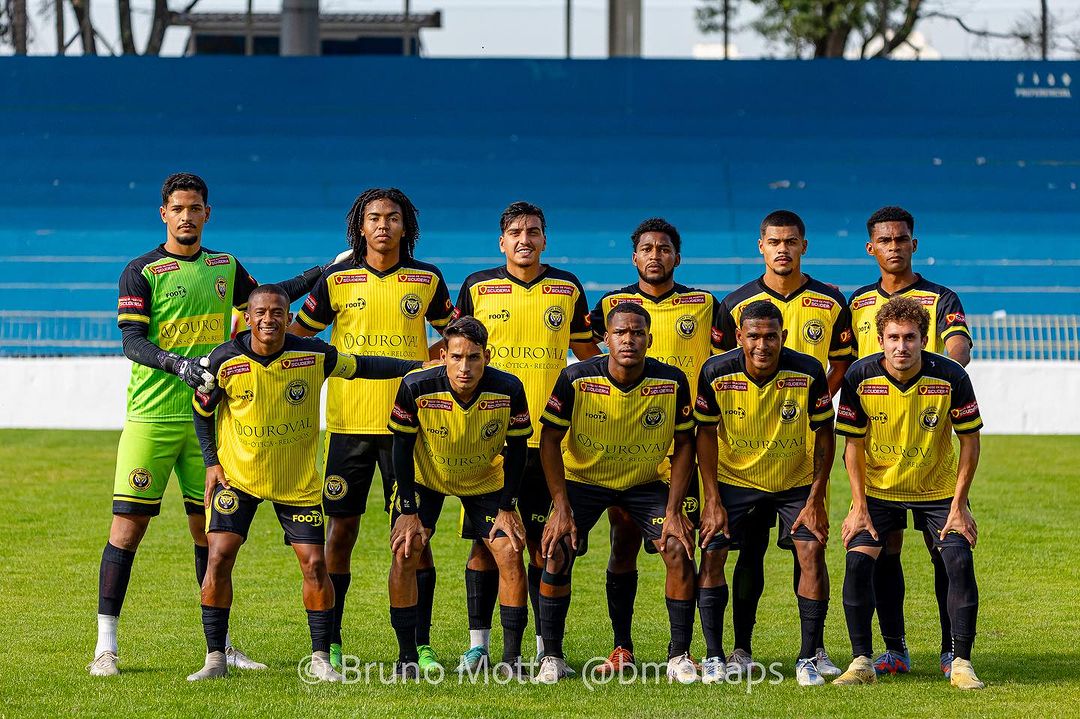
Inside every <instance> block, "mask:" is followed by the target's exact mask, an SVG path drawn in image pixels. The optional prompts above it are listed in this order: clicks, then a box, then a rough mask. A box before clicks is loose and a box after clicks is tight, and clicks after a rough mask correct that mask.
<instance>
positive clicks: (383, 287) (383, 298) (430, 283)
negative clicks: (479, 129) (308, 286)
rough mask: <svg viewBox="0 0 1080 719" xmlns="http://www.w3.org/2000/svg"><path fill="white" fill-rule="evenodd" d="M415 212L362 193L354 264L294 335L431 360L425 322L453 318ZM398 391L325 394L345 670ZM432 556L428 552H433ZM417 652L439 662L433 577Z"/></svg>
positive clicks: (333, 274)
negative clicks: (364, 537) (361, 538)
mask: <svg viewBox="0 0 1080 719" xmlns="http://www.w3.org/2000/svg"><path fill="white" fill-rule="evenodd" d="M416 216H417V210H416V208H415V207H414V206H413V204H412V202H411V201H410V200H409V198H408V197H406V196H405V194H404V193H403V192H401V191H400V190H397V189H394V188H390V189H380V188H374V189H370V190H366V191H364V192H363V193H362V194H361V195H360V196H359V197H357V198H356V201H355V202H354V203H353V206H352V209H350V210H349V214H348V215H347V217H346V225H345V233H346V236H347V237H348V240H349V245H350V246H351V247H352V248H353V255H352V257H351V258H349V259H347V260H345V261H343V262H338V263H337V264H334V265H331V266H330V267H328V268H326V271H325V272H323V274H322V277H320V278H319V281H318V282H317V283H316V284H315V288H314V289H313V290H312V292H311V296H310V297H308V299H307V301H306V302H305V303H304V307H303V308H302V309H301V310H300V312H299V313H298V314H297V316H296V321H295V322H294V323H293V325H292V327H291V328H290V330H291V331H292V332H293V333H295V334H298V335H301V336H311V335H314V334H315V333H317V332H321V331H322V330H324V329H326V327H327V326H328V325H330V324H331V323H333V325H334V329H333V332H332V333H331V336H330V341H331V342H332V343H333V345H334V346H335V347H337V348H338V349H339V350H340V351H343V352H352V353H355V354H360V355H386V356H388V357H396V358H398V359H408V360H425V359H428V357H429V353H428V345H427V329H426V327H425V324H424V323H425V320H426V321H427V322H428V323H429V324H431V326H432V327H434V328H435V329H437V330H439V329H441V328H443V327H445V326H446V323H447V322H449V321H450V318H451V316H452V315H453V313H454V305H453V303H452V302H451V301H450V293H449V292H448V291H447V289H446V282H444V281H443V277H442V273H441V272H439V270H438V268H437V267H435V266H434V265H429V264H428V263H426V262H420V261H419V260H417V259H415V258H414V257H413V249H414V248H415V247H416V241H417V239H418V238H419V237H420V225H419V223H418V222H417V217H416ZM399 384H400V382H399V381H398V380H396V379H387V380H379V381H374V382H364V383H362V384H361V383H356V384H352V383H349V382H346V381H344V380H341V379H337V378H334V377H331V378H330V380H329V382H328V383H327V387H326V396H327V400H326V404H327V407H326V427H327V439H326V465H325V487H324V497H323V507H324V509H325V511H326V516H327V539H326V566H327V569H328V570H329V572H330V581H331V582H333V584H334V593H335V596H337V604H336V605H335V607H334V623H333V630H332V639H331V642H332V643H331V652H330V657H331V661H332V662H333V665H334V667H335V668H338V669H340V668H341V623H342V616H343V614H344V611H345V597H346V594H347V593H348V591H349V584H350V583H351V581H352V551H353V547H354V546H355V545H356V537H357V535H358V534H359V532H360V515H362V514H363V513H364V511H365V510H366V509H367V498H368V491H369V490H370V488H371V481H372V478H373V477H374V475H375V467H376V465H377V466H378V468H379V473H380V475H381V476H382V485H383V487H382V489H383V500H384V507H385V508H386V510H387V511H389V508H390V493H391V491H392V488H393V484H394V472H393V467H392V464H391V459H390V452H391V446H392V444H393V440H392V438H391V435H390V431H389V430H388V429H387V428H386V417H387V415H388V414H389V413H390V408H391V406H393V403H394V395H395V394H396V393H397V389H398V385H399ZM426 551H430V550H426ZM418 582H419V585H420V597H421V600H420V606H421V614H422V616H421V621H420V623H419V625H418V632H419V634H418V636H417V643H418V644H419V645H421V665H422V666H424V667H425V668H426V667H427V666H429V665H431V664H433V663H436V662H437V661H438V659H437V657H436V656H435V652H434V650H433V649H432V648H431V646H430V642H429V631H430V626H431V607H432V602H433V601H434V595H435V571H434V569H432V570H431V571H423V572H421V573H420V576H419V578H418Z"/></svg>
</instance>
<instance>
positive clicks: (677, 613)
mask: <svg viewBox="0 0 1080 719" xmlns="http://www.w3.org/2000/svg"><path fill="white" fill-rule="evenodd" d="M664 602H665V603H666V604H667V613H668V623H669V624H670V625H671V643H670V644H668V659H671V658H672V657H678V656H681V655H683V654H687V653H689V652H690V640H691V639H693V637H694V600H693V599H672V598H671V597H664Z"/></svg>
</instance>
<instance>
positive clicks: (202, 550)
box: [195, 544, 210, 589]
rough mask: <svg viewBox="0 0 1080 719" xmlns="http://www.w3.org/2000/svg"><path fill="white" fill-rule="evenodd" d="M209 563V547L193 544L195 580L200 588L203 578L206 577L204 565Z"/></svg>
mask: <svg viewBox="0 0 1080 719" xmlns="http://www.w3.org/2000/svg"><path fill="white" fill-rule="evenodd" d="M209 564H210V547H200V546H199V545H198V544H196V545H195V581H196V582H198V583H199V588H200V589H201V588H202V583H203V579H205V578H206V567H207V566H208V565H209Z"/></svg>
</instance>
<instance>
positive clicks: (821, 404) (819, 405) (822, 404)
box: [814, 394, 832, 409]
mask: <svg viewBox="0 0 1080 719" xmlns="http://www.w3.org/2000/svg"><path fill="white" fill-rule="evenodd" d="M830 404H832V397H830V396H829V395H827V394H823V395H821V396H820V397H818V401H817V402H815V403H814V409H825V408H826V407H828V406H829V405H830Z"/></svg>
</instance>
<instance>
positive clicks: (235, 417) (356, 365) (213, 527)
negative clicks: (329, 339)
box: [188, 285, 422, 681]
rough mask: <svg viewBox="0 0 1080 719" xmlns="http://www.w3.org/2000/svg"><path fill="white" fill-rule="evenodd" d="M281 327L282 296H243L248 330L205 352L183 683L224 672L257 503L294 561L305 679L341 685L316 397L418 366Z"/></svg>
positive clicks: (285, 312)
mask: <svg viewBox="0 0 1080 719" xmlns="http://www.w3.org/2000/svg"><path fill="white" fill-rule="evenodd" d="M291 319H292V318H291V316H290V314H289V297H288V295H286V294H285V292H284V290H282V289H281V288H280V287H279V286H278V285H262V286H260V287H258V288H256V289H255V290H254V291H252V293H251V296H250V298H249V299H248V308H247V311H246V312H245V313H244V320H245V321H246V322H247V323H248V325H249V326H250V327H251V331H250V332H243V333H241V334H239V335H238V336H237V337H236V338H235V339H234V340H232V341H231V342H226V343H225V344H223V345H221V346H219V347H218V348H216V349H215V350H214V351H213V352H211V353H210V371H211V372H212V373H213V374H214V376H215V378H216V380H217V388H216V389H214V391H213V392H211V393H210V394H209V395H206V394H203V393H196V394H195V399H194V400H193V404H194V406H195V411H194V418H195V432H196V434H197V435H198V437H199V444H200V445H201V447H202V453H203V461H204V462H205V464H206V494H205V497H204V501H205V503H206V507H207V519H208V522H207V525H208V526H207V531H206V536H207V540H208V543H209V546H210V563H209V567H208V568H207V572H206V579H205V580H204V581H203V585H202V622H203V631H204V632H205V634H206V652H207V653H206V664H205V665H204V666H203V668H202V669H201V670H199V671H198V672H196V673H194V674H192V675H191V676H189V677H188V680H189V681H198V680H201V679H213V678H216V677H223V676H225V675H226V674H227V673H228V667H227V666H226V661H225V635H226V633H227V632H228V628H229V607H230V606H231V605H232V596H233V591H232V569H233V564H234V563H235V562H236V556H237V554H238V553H239V551H240V546H241V545H242V544H243V543H244V541H245V540H246V539H247V532H248V528H249V527H250V526H251V521H252V520H253V519H254V518H255V510H256V509H257V508H258V506H259V504H260V503H261V502H262V501H263V500H269V501H271V502H273V504H274V511H275V512H277V516H278V521H279V522H280V523H281V526H282V529H284V530H285V541H286V543H288V544H290V545H292V548H293V551H295V552H296V557H297V559H299V560H300V568H301V570H302V572H303V575H304V582H303V593H304V606H305V607H306V608H307V614H308V626H309V627H310V630H311V650H312V656H311V664H310V667H309V672H310V674H311V676H313V677H315V678H318V679H321V680H324V681H341V679H342V677H341V675H340V674H338V673H337V672H336V671H334V670H333V669H332V668H331V666H330V655H329V652H330V631H331V619H332V617H331V615H332V610H333V608H334V589H333V586H332V585H331V583H330V578H329V576H328V575H327V572H326V560H325V558H324V555H323V544H324V538H323V514H322V508H321V506H320V500H321V497H322V479H321V478H320V476H319V474H318V472H317V471H316V468H315V452H316V450H317V448H318V441H319V404H320V402H319V390H320V388H321V387H322V384H323V382H324V381H325V380H326V378H327V377H340V378H343V379H355V378H361V377H362V378H366V379H389V378H392V377H401V376H403V375H405V374H406V373H407V372H409V371H411V370H414V369H417V368H419V367H421V366H422V363H421V362H410V361H404V360H396V359H390V358H386V357H367V356H354V355H349V354H344V353H339V352H338V351H337V350H336V349H335V348H334V347H333V346H331V345H328V344H326V343H325V342H323V341H322V340H319V339H316V338H304V337H296V336H294V335H286V333H285V328H286V327H287V326H288V324H289V322H290V320H291ZM215 419H216V421H215Z"/></svg>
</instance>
